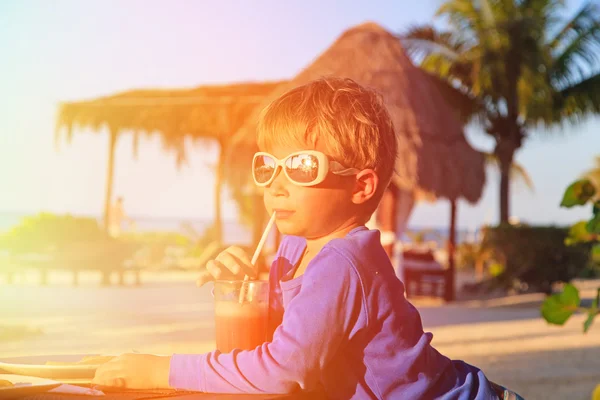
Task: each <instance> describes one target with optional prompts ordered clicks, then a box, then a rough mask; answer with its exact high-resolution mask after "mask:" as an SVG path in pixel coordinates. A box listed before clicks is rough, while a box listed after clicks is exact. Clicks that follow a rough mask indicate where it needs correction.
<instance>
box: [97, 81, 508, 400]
mask: <svg viewBox="0 0 600 400" xmlns="http://www.w3.org/2000/svg"><path fill="white" fill-rule="evenodd" d="M257 131H258V144H259V148H260V150H261V152H259V153H257V154H256V155H255V158H254V162H253V165H252V174H253V177H254V182H255V183H256V185H257V186H260V187H264V189H265V190H264V201H265V206H266V208H267V211H268V213H269V214H271V213H273V212H275V217H276V223H277V228H278V229H279V231H280V232H281V233H282V234H283V235H285V236H284V237H283V239H282V241H281V244H280V246H279V249H278V251H277V255H276V258H275V261H274V262H273V265H272V267H271V270H270V283H271V292H270V299H271V300H270V301H271V304H270V309H269V315H270V317H271V316H272V318H274V319H275V318H276V320H274V321H273V322H277V323H276V324H273V326H277V328H276V329H275V331H274V334H273V340H272V341H270V342H266V343H263V344H262V345H260V346H258V347H256V348H255V349H253V350H234V351H232V352H230V353H222V352H220V351H218V350H215V351H212V352H208V353H205V354H174V355H172V356H156V355H148V354H125V355H121V356H119V357H116V358H114V359H112V360H111V361H108V362H107V363H105V364H103V365H101V366H100V367H99V368H98V369H97V370H96V375H95V377H94V380H93V383H94V384H98V385H109V386H120V387H126V388H132V389H134V388H163V387H164V388H167V387H172V388H176V389H184V390H185V389H187V390H196V391H201V392H208V393H248V394H250V393H252V394H258V395H262V396H265V394H269V393H291V392H296V391H301V390H303V391H314V390H318V389H320V390H322V391H324V392H325V395H326V397H327V398H336V399H448V400H449V399H458V400H467V399H480V400H484V399H485V400H496V399H499V398H500V397H502V398H508V397H504V396H505V389H504V388H501V387H499V386H497V385H494V384H492V383H490V382H489V381H488V379H487V378H486V376H485V374H484V373H483V372H482V371H481V370H480V369H479V368H477V367H475V366H472V365H469V364H467V363H466V362H464V361H460V360H451V359H450V358H448V357H446V356H444V355H443V354H441V353H440V352H438V351H437V350H436V349H435V348H434V347H433V346H432V345H431V340H432V338H433V335H432V334H431V333H429V332H424V331H423V326H422V324H421V316H420V315H419V311H418V310H417V309H416V308H415V307H414V306H413V305H412V304H411V303H410V302H409V301H408V300H407V299H406V297H405V296H404V285H403V283H402V281H400V280H399V279H398V278H397V277H396V275H395V273H394V268H393V266H392V264H391V262H390V259H389V257H388V255H387V254H386V252H385V250H384V248H383V247H382V245H381V239H380V233H379V231H377V230H370V229H368V228H367V227H366V226H365V224H366V223H367V221H368V220H369V218H370V216H371V214H372V213H373V212H374V211H375V209H376V208H377V205H378V203H379V201H380V200H381V197H382V196H383V193H384V189H385V188H386V187H387V186H388V184H389V182H390V180H391V177H392V175H393V173H394V165H395V161H396V157H397V156H398V155H397V141H396V140H397V139H396V134H395V131H394V127H393V125H392V120H391V118H390V115H389V114H388V112H387V110H386V108H385V106H384V104H383V100H382V99H381V97H380V96H379V95H377V94H376V93H375V92H374V91H372V90H369V89H366V88H364V87H362V86H360V85H359V84H357V83H356V82H354V81H352V80H350V79H342V78H325V79H320V80H317V81H313V82H310V83H308V84H306V85H304V86H301V87H298V88H295V89H293V90H291V91H289V92H287V93H285V94H283V95H282V96H281V97H279V98H278V99H276V100H275V101H274V102H273V103H271V105H269V106H268V107H267V108H266V109H265V110H264V111H263V113H262V115H261V118H260V120H259V123H258V130H257ZM207 272H208V273H206V274H203V275H202V276H201V278H200V280H199V282H198V284H199V285H202V284H204V283H206V282H208V281H210V280H213V279H217V278H220V279H244V275H245V274H248V275H249V276H256V275H257V271H256V267H255V266H253V265H251V263H250V257H249V256H248V254H246V253H245V252H244V250H243V249H241V248H239V247H230V248H228V249H226V250H224V251H223V252H221V253H220V254H219V255H218V256H217V257H216V259H215V260H211V261H209V262H208V264H207ZM281 316H283V317H282V319H281Z"/></svg>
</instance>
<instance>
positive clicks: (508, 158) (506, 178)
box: [495, 139, 517, 224]
mask: <svg viewBox="0 0 600 400" xmlns="http://www.w3.org/2000/svg"><path fill="white" fill-rule="evenodd" d="M516 149H517V147H516V146H515V145H514V144H513V143H511V141H510V140H509V139H504V140H502V141H500V142H498V144H497V145H496V150H495V153H496V157H498V163H499V164H500V224H506V223H508V219H509V218H510V169H511V166H512V163H513V159H514V157H515V151H516Z"/></svg>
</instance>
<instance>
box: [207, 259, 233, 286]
mask: <svg viewBox="0 0 600 400" xmlns="http://www.w3.org/2000/svg"><path fill="white" fill-rule="evenodd" d="M206 269H207V270H208V271H209V272H210V274H211V275H212V277H213V280H215V281H217V280H219V279H228V278H230V275H231V273H230V272H229V268H227V266H226V265H225V264H223V263H222V262H221V261H220V260H211V261H209V262H208V264H206Z"/></svg>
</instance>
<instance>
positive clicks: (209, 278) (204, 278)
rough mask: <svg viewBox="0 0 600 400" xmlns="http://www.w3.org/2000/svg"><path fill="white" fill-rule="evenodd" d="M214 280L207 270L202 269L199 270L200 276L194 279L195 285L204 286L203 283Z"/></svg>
mask: <svg viewBox="0 0 600 400" xmlns="http://www.w3.org/2000/svg"><path fill="white" fill-rule="evenodd" d="M212 280H214V278H213V276H212V275H211V274H210V272H208V270H204V271H202V272H200V276H199V277H198V279H197V280H196V286H198V287H200V286H204V284H206V283H208V282H210V281H212Z"/></svg>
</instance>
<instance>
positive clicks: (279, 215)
mask: <svg viewBox="0 0 600 400" xmlns="http://www.w3.org/2000/svg"><path fill="white" fill-rule="evenodd" d="M273 212H275V218H276V219H287V218H289V217H291V216H292V214H294V212H295V211H291V210H280V209H275V210H273Z"/></svg>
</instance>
